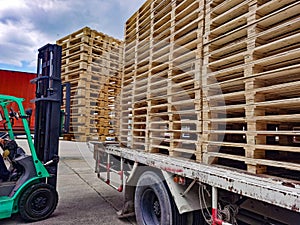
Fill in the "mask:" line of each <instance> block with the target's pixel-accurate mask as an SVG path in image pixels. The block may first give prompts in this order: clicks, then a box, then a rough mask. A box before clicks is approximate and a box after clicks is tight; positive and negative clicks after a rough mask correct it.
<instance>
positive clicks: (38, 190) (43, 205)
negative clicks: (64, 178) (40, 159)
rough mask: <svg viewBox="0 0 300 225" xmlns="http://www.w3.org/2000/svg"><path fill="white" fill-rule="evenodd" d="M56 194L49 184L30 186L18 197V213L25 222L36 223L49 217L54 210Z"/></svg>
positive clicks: (56, 200) (56, 199)
mask: <svg viewBox="0 0 300 225" xmlns="http://www.w3.org/2000/svg"><path fill="white" fill-rule="evenodd" d="M57 202H58V194H57V191H56V190H55V188H54V187H53V186H51V185H49V184H45V183H39V184H35V185H32V186H30V187H29V188H28V189H27V190H26V191H25V192H24V193H23V194H22V195H21V197H20V201H19V212H20V215H21V217H22V219H24V220H25V221H38V220H43V219H46V218H47V217H49V216H50V215H51V214H52V213H53V211H54V210H55V208H56V206H57Z"/></svg>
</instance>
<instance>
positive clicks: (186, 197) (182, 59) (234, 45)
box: [90, 0, 300, 225]
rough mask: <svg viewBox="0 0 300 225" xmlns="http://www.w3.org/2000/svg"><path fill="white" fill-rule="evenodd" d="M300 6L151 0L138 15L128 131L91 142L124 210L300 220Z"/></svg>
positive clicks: (132, 39)
mask: <svg viewBox="0 0 300 225" xmlns="http://www.w3.org/2000/svg"><path fill="white" fill-rule="evenodd" d="M299 12H300V2H299V1H297V0H285V1H279V0H246V1H243V0H148V1H146V2H145V3H144V4H143V5H142V6H141V8H140V9H139V10H138V11H137V12H136V13H134V14H133V15H132V16H131V17H130V18H129V19H128V21H127V22H126V24H125V43H124V68H123V73H122V87H121V96H120V99H119V106H118V108H117V109H118V110H117V112H119V114H117V118H119V123H118V124H120V126H119V134H118V138H117V139H116V140H115V141H113V142H111V141H107V142H97V141H91V142H90V144H91V146H93V148H94V158H95V160H96V172H97V174H98V176H99V178H101V179H102V180H104V182H106V183H107V184H109V185H111V186H113V187H115V188H116V189H117V190H118V191H120V192H123V193H124V207H123V209H122V210H121V211H120V212H119V213H118V214H119V216H120V217H126V216H132V215H135V216H136V220H137V223H138V224H139V225H153V224H162V225H165V224H168V225H171V224H193V225H195V224H213V225H216V224H239V225H244V224H250V225H261V224H276V225H279V224H280V225H283V224H285V225H286V224H290V225H291V224H292V225H297V224H300V214H299V212H300V199H299V196H300V183H299V180H300V166H299V162H300V138H299V136H300V132H299V130H300V129H299V127H300V107H299V100H300V94H299V93H300V59H299V55H300V49H299V46H300V42H299V40H300V39H299V30H300V22H299V21H300V14H299ZM100 125H101V124H100Z"/></svg>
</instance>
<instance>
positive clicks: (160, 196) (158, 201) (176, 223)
mask: <svg viewBox="0 0 300 225" xmlns="http://www.w3.org/2000/svg"><path fill="white" fill-rule="evenodd" d="M134 207H135V214H136V220H137V224H139V225H183V224H184V223H183V221H184V220H183V218H182V216H181V215H180V214H179V212H178V210H177V208H176V206H175V204H174V202H173V199H172V197H170V194H169V191H168V189H167V187H166V184H165V182H163V180H162V179H161V177H160V176H159V175H157V174H156V173H155V172H153V171H147V172H145V173H143V174H142V175H141V177H140V178H139V180H138V183H137V187H136V191H135V199H134Z"/></svg>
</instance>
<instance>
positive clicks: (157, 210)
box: [153, 200, 161, 217]
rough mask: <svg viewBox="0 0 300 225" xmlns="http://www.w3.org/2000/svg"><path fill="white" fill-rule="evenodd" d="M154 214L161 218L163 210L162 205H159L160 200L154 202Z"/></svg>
mask: <svg viewBox="0 0 300 225" xmlns="http://www.w3.org/2000/svg"><path fill="white" fill-rule="evenodd" d="M153 212H154V213H155V215H156V216H157V217H160V214H161V210H160V205H159V202H158V200H156V201H154V202H153Z"/></svg>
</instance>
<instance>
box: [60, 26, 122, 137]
mask: <svg viewBox="0 0 300 225" xmlns="http://www.w3.org/2000/svg"><path fill="white" fill-rule="evenodd" d="M57 44H58V45H61V46H62V74H61V77H62V81H63V82H70V84H71V130H70V134H69V135H66V138H68V139H72V140H73V139H75V140H78V141H89V140H100V141H105V140H107V139H114V138H115V137H116V136H117V133H118V129H119V124H118V121H119V120H118V119H117V118H116V115H118V114H117V108H116V106H117V105H119V102H118V101H119V100H118V96H119V95H120V85H121V84H120V81H121V72H122V63H123V43H122V42H121V41H119V40H117V39H115V38H112V37H110V36H107V35H105V34H103V33H100V32H97V31H95V30H92V29H90V28H88V27H85V28H83V29H81V30H78V31H76V32H74V33H72V34H70V35H68V36H66V37H64V38H62V39H60V40H58V41H57Z"/></svg>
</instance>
